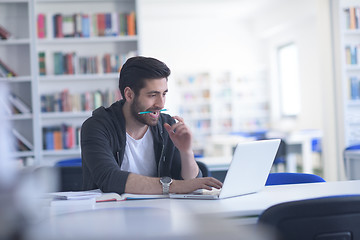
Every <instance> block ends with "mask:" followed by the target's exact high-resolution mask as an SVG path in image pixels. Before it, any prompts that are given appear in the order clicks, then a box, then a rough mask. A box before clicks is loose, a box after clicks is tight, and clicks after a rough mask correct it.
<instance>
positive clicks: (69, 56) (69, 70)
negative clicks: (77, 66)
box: [66, 53, 74, 74]
mask: <svg viewBox="0 0 360 240" xmlns="http://www.w3.org/2000/svg"><path fill="white" fill-rule="evenodd" d="M66 64H67V66H66V68H67V74H74V67H73V55H72V53H68V54H66Z"/></svg>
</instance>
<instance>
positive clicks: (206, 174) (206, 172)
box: [196, 160, 211, 177]
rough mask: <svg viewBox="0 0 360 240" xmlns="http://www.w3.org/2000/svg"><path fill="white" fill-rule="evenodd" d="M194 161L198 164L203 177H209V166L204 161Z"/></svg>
mask: <svg viewBox="0 0 360 240" xmlns="http://www.w3.org/2000/svg"><path fill="white" fill-rule="evenodd" d="M196 163H197V165H198V166H199V169H200V170H201V172H202V176H203V177H210V176H211V174H210V171H209V168H208V167H207V166H206V164H205V163H203V162H201V161H198V160H196Z"/></svg>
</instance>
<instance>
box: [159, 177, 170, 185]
mask: <svg viewBox="0 0 360 240" xmlns="http://www.w3.org/2000/svg"><path fill="white" fill-rule="evenodd" d="M160 181H161V183H165V184H168V183H171V178H170V177H162V178H161V179H160Z"/></svg>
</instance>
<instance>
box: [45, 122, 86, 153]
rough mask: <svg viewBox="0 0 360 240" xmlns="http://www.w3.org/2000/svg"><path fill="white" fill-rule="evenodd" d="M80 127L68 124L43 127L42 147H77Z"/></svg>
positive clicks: (57, 148)
mask: <svg viewBox="0 0 360 240" xmlns="http://www.w3.org/2000/svg"><path fill="white" fill-rule="evenodd" d="M80 129H81V128H80V127H79V126H72V125H68V124H61V125H57V126H50V127H44V128H43V149H45V150H63V149H73V148H79V146H80Z"/></svg>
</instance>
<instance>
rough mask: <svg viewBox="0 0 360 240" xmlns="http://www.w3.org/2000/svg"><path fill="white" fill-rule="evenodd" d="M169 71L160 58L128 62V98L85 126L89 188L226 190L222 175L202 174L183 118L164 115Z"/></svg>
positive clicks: (124, 86) (122, 82)
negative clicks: (214, 176)
mask: <svg viewBox="0 0 360 240" xmlns="http://www.w3.org/2000/svg"><path fill="white" fill-rule="evenodd" d="M169 75H170V69H169V68H168V67H167V66H166V65H165V64H164V63H163V62H161V61H159V60H157V59H154V58H146V57H133V58H130V59H128V60H127V61H126V63H125V64H124V65H123V67H122V69H121V72H120V77H119V89H120V92H121V95H122V98H123V99H122V100H120V101H118V102H115V103H113V104H112V105H111V106H110V107H109V108H104V107H100V108H98V109H96V110H95V111H94V112H93V115H92V116H91V117H90V118H89V119H87V120H86V121H85V122H84V123H83V125H82V129H81V151H82V153H81V154H82V161H83V163H82V164H83V166H82V168H83V180H84V189H85V190H90V189H95V188H100V189H101V190H102V191H103V192H117V193H119V194H122V193H124V192H126V193H137V194H161V193H164V194H167V193H188V192H192V191H195V190H197V189H208V190H211V188H213V187H214V188H221V186H222V183H221V182H220V181H218V180H217V179H215V178H211V177H207V178H202V177H201V176H202V174H201V171H200V170H199V168H198V166H197V164H196V161H195V159H194V154H193V151H192V148H191V147H192V134H191V132H190V130H189V128H188V126H186V124H185V123H184V121H183V119H182V118H180V117H178V116H174V117H171V116H170V115H168V114H164V113H160V110H162V109H163V108H164V105H165V98H166V94H167V92H168V87H167V80H168V76H169ZM144 112H145V113H144Z"/></svg>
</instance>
